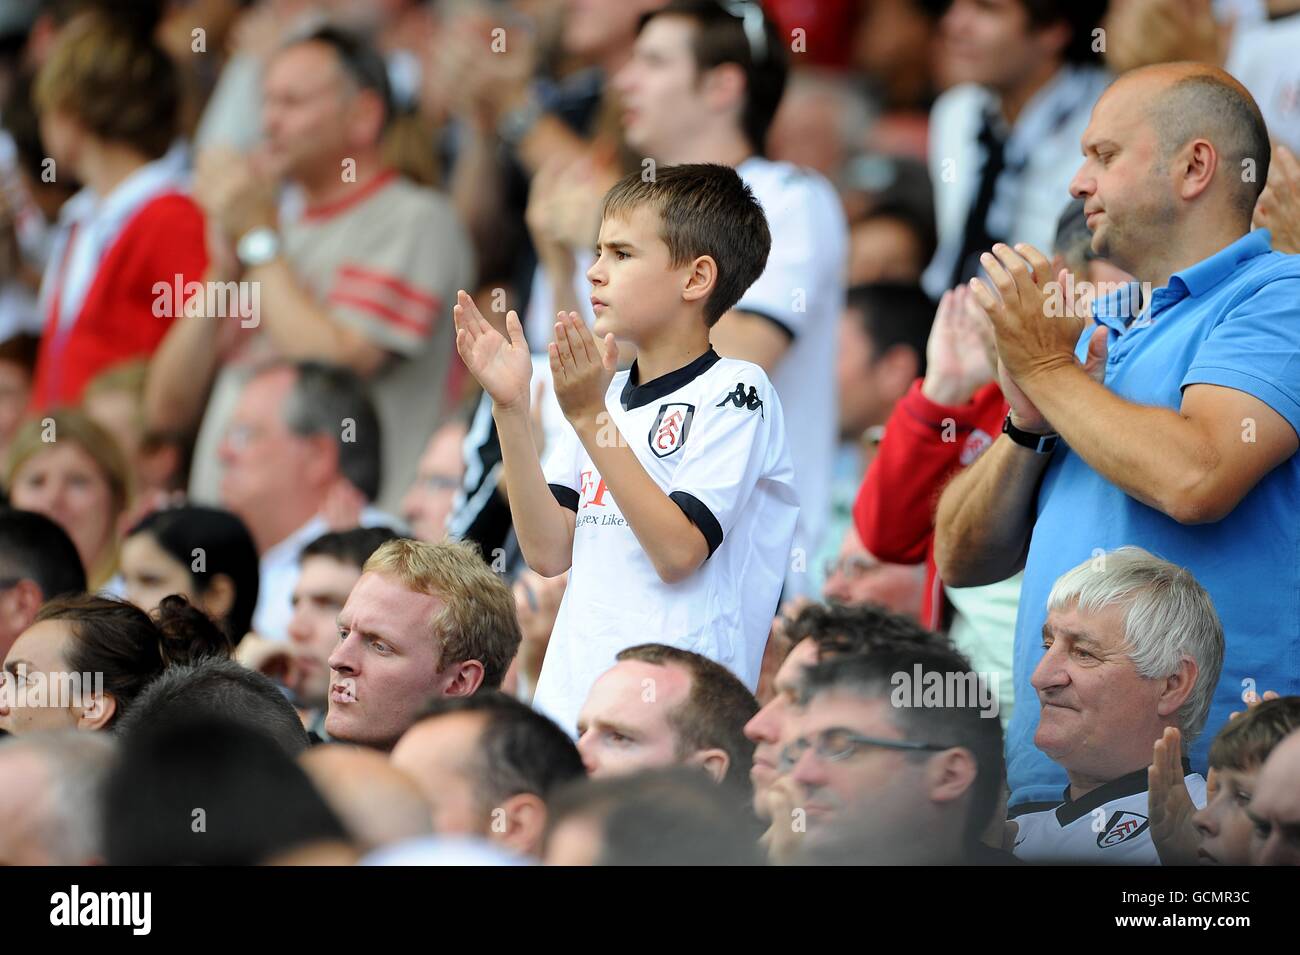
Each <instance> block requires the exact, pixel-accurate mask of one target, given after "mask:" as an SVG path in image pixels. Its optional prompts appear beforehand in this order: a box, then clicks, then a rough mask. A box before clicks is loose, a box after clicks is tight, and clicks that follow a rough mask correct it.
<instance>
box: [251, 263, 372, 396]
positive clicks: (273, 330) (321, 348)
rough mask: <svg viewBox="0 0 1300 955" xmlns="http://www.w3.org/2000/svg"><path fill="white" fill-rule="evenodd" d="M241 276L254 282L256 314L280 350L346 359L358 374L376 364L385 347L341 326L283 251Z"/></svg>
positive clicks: (293, 355)
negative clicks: (304, 283)
mask: <svg viewBox="0 0 1300 955" xmlns="http://www.w3.org/2000/svg"><path fill="white" fill-rule="evenodd" d="M244 278H245V280H247V281H249V282H256V283H257V284H258V302H259V305H260V312H261V314H260V315H258V316H257V320H258V323H259V325H260V326H261V327H262V329H263V330H264V331H265V332H266V334H268V335H270V336H271V341H272V342H274V343H275V347H276V350H277V351H278V352H279V353H280V354H281V355H283V356H284V357H286V358H289V359H291V360H294V361H323V362H329V363H332V364H336V365H346V366H347V367H349V368H351V369H352V370H353V371H355V372H356V373H357V374H359V375H361V376H362V377H369V376H370V375H371V374H373V373H374V372H375V371H376V370H378V367H379V365H380V363H381V362H382V360H383V358H384V352H383V350H382V349H379V348H377V347H375V346H374V345H372V344H370V343H369V342H366V341H364V339H362V338H361V336H359V335H357V334H356V333H354V332H351V331H350V330H349V329H346V328H344V327H343V326H342V325H340V324H339V323H338V322H337V321H335V320H334V318H332V317H331V316H330V314H329V312H327V311H326V310H325V309H323V308H321V306H320V304H319V303H318V302H317V301H316V300H315V298H314V297H313V296H312V295H311V294H310V293H309V292H308V291H307V290H306V289H304V288H302V286H300V285H299V284H298V278H297V276H295V275H294V274H293V269H292V268H290V266H289V263H288V262H287V261H286V260H285V259H284V257H283V256H282V257H280V258H277V259H275V260H273V261H271V262H268V263H267V264H266V265H262V266H258V267H257V268H254V269H250V270H249V271H248V272H247V273H246V274H245V276H244Z"/></svg>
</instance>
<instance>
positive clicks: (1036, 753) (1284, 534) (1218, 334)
mask: <svg viewBox="0 0 1300 955" xmlns="http://www.w3.org/2000/svg"><path fill="white" fill-rule="evenodd" d="M1126 291H1127V290H1126ZM1096 311H1097V317H1096V318H1095V321H1096V322H1098V323H1099V324H1104V325H1106V326H1107V327H1108V328H1110V335H1109V345H1110V351H1109V354H1108V356H1107V359H1106V378H1105V383H1106V387H1107V388H1109V389H1110V390H1111V391H1113V392H1114V393H1115V394H1117V395H1119V396H1120V397H1121V398H1124V399H1126V400H1128V401H1131V402H1134V403H1136V404H1142V405H1154V406H1163V407H1165V408H1172V409H1177V408H1178V407H1179V406H1180V405H1181V403H1182V396H1183V389H1184V388H1186V387H1187V386H1188V385H1195V384H1210V385H1221V386H1223V387H1226V388H1233V389H1236V390H1237V391H1244V392H1246V393H1247V394H1249V395H1252V396H1254V397H1255V398H1258V399H1259V400H1260V401H1262V402H1264V403H1265V404H1266V405H1268V406H1269V407H1270V408H1272V409H1273V410H1274V411H1276V412H1277V413H1278V414H1279V415H1281V416H1282V417H1283V418H1285V419H1286V420H1287V421H1288V422H1289V423H1290V425H1291V427H1292V428H1294V429H1296V432H1297V433H1300V256H1297V255H1283V254H1281V253H1278V252H1273V251H1271V249H1270V248H1269V234H1268V232H1267V231H1265V230H1259V231H1256V232H1251V233H1249V234H1247V235H1245V236H1243V237H1242V238H1240V239H1238V240H1237V241H1236V242H1234V243H1232V244H1231V245H1229V246H1227V247H1226V248H1224V249H1222V250H1221V251H1219V252H1217V253H1215V254H1214V255H1212V256H1210V257H1209V258H1208V259H1205V260H1204V261H1201V262H1198V263H1196V264H1195V265H1193V266H1191V267H1190V268H1187V269H1184V270H1183V271H1181V272H1175V273H1174V274H1173V275H1172V276H1170V278H1169V284H1168V285H1166V286H1165V287H1163V288H1160V289H1156V290H1155V292H1154V293H1153V294H1152V296H1151V303H1150V308H1149V310H1148V311H1147V312H1146V314H1145V315H1143V316H1142V317H1140V318H1138V319H1136V320H1133V321H1131V322H1130V323H1129V324H1128V325H1127V327H1126V325H1125V319H1126V318H1128V316H1129V315H1130V314H1131V313H1130V311H1129V310H1128V308H1127V296H1124V295H1120V294H1117V295H1114V296H1110V297H1108V298H1107V299H1106V300H1104V301H1102V302H1099V303H1098V306H1097V310H1096ZM1087 338H1088V334H1085V335H1084V336H1082V337H1081V339H1080V352H1081V353H1082V352H1085V351H1086V348H1087ZM1037 510H1038V519H1037V521H1036V522H1035V524H1034V529H1033V534H1032V537H1031V540H1030V545H1029V555H1028V558H1027V562H1026V565H1025V579H1024V587H1023V589H1022V590H1021V595H1020V610H1019V613H1018V615H1017V620H1016V641H1015V663H1014V676H1015V694H1016V699H1017V700H1025V701H1029V704H1028V705H1023V706H1017V707H1016V708H1015V711H1014V712H1013V713H1012V715H1011V721H1010V723H1009V725H1008V726H1007V779H1008V782H1009V784H1010V787H1011V798H1010V805H1012V806H1015V805H1018V804H1020V803H1024V802H1040V801H1052V802H1059V801H1060V796H1061V790H1062V788H1063V787H1064V786H1065V785H1066V777H1065V771H1064V770H1063V769H1062V768H1061V767H1060V766H1058V765H1057V764H1056V763H1053V762H1052V761H1051V760H1050V759H1048V758H1047V756H1045V755H1044V754H1043V752H1042V751H1041V750H1039V749H1038V748H1037V747H1036V746H1034V731H1035V730H1036V729H1037V727H1038V714H1039V707H1038V706H1036V705H1034V701H1036V700H1037V694H1036V693H1035V691H1034V688H1033V687H1032V686H1030V683H1029V679H1030V677H1031V676H1032V675H1033V672H1034V668H1035V667H1036V666H1037V665H1038V661H1039V659H1040V658H1041V657H1042V654H1043V651H1042V628H1043V623H1044V621H1045V620H1046V619H1047V595H1048V593H1049V592H1050V591H1051V589H1052V584H1053V583H1055V581H1056V579H1057V578H1058V577H1060V576H1061V575H1062V574H1063V573H1065V572H1066V571H1067V570H1070V569H1071V568H1072V567H1075V566H1077V565H1078V564H1081V563H1083V562H1084V561H1085V560H1088V559H1089V558H1091V557H1093V556H1095V554H1096V552H1098V551H1109V550H1112V549H1114V548H1116V547H1120V546H1122V545H1124V544H1136V545H1137V546H1139V547H1143V548H1146V549H1147V550H1149V551H1151V552H1152V553H1153V554H1156V555H1157V556H1159V557H1163V558H1164V559H1165V560H1169V561H1172V562H1173V563H1175V564H1179V565H1181V566H1183V567H1186V568H1187V569H1188V570H1189V571H1191V572H1192V574H1193V575H1195V577H1196V579H1197V580H1198V581H1200V583H1201V585H1202V586H1203V587H1205V589H1206V590H1207V591H1209V594H1210V597H1211V598H1212V599H1213V600H1214V605H1215V607H1216V609H1217V610H1218V612H1219V617H1220V619H1221V620H1222V622H1223V630H1224V640H1225V644H1226V647H1225V653H1224V662H1223V674H1222V676H1221V678H1220V680H1219V686H1218V689H1217V691H1216V693H1215V698H1214V705H1213V707H1212V709H1211V710H1210V718H1209V722H1207V723H1206V725H1205V730H1204V731H1203V732H1202V734H1201V738H1200V739H1199V740H1197V741H1196V743H1195V745H1194V746H1193V748H1192V750H1191V753H1190V757H1191V762H1192V767H1193V769H1194V770H1195V771H1196V772H1199V773H1202V774H1204V773H1205V771H1206V755H1207V751H1208V749H1209V744H1210V741H1211V740H1212V739H1213V738H1214V734H1215V733H1217V732H1218V730H1219V728H1220V727H1221V726H1222V725H1223V724H1224V723H1225V722H1226V721H1227V719H1228V714H1229V713H1230V712H1231V711H1232V710H1233V709H1242V702H1241V698H1242V692H1243V688H1250V687H1251V686H1252V685H1253V686H1254V687H1256V688H1257V690H1258V692H1260V693H1262V692H1263V691H1264V690H1268V689H1272V690H1277V691H1278V692H1279V693H1282V694H1283V695H1286V694H1295V693H1300V514H1298V513H1297V511H1300V455H1295V456H1292V457H1291V458H1290V459H1289V460H1287V461H1286V462H1284V463H1283V464H1281V465H1279V466H1278V467H1277V468H1275V469H1274V470H1273V471H1272V472H1270V473H1269V474H1267V475H1265V476H1264V478H1263V479H1262V480H1261V481H1260V482H1259V483H1258V484H1256V485H1255V487H1254V488H1253V489H1252V490H1251V491H1250V493H1248V494H1247V495H1246V497H1245V498H1244V499H1243V500H1242V501H1241V503H1240V504H1238V505H1237V507H1236V509H1234V510H1233V512H1232V513H1231V514H1229V515H1228V516H1227V517H1225V518H1224V519H1223V520H1221V521H1218V522H1217V523H1213V524H1198V525H1194V526H1184V525H1182V524H1179V523H1178V522H1177V521H1175V520H1173V519H1171V518H1169V517H1166V516H1165V515H1164V514H1162V513H1160V512H1159V511H1157V510H1155V509H1154V508H1151V507H1148V506H1147V505H1145V504H1142V503H1141V502H1139V501H1136V500H1134V499H1133V498H1131V497H1129V496H1128V495H1127V494H1125V493H1124V492H1123V491H1122V490H1120V489H1119V488H1118V487H1116V486H1115V485H1113V484H1111V483H1110V482H1109V481H1107V480H1106V479H1105V478H1104V477H1102V476H1101V475H1100V474H1098V473H1097V472H1096V471H1094V470H1093V469H1092V468H1091V467H1089V466H1088V464H1087V463H1086V462H1085V461H1084V460H1083V458H1081V457H1079V455H1077V454H1075V453H1074V452H1073V451H1072V450H1070V448H1069V447H1067V446H1066V445H1065V444H1064V443H1063V442H1062V443H1061V444H1060V445H1058V446H1057V450H1056V451H1055V453H1054V454H1053V459H1052V461H1051V463H1050V464H1049V465H1048V467H1047V471H1046V473H1045V474H1044V477H1043V483H1042V485H1041V487H1040V489H1039V492H1038V501H1037ZM1247 680H1252V681H1254V682H1253V684H1250V683H1246V682H1245V681H1247Z"/></svg>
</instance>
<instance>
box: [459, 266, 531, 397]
mask: <svg viewBox="0 0 1300 955" xmlns="http://www.w3.org/2000/svg"><path fill="white" fill-rule="evenodd" d="M451 312H452V317H453V318H454V319H455V322H456V351H458V352H460V357H461V359H462V360H463V361H464V362H465V367H466V368H468V369H469V370H470V374H472V375H473V376H474V377H475V378H476V379H477V380H478V383H479V384H480V385H482V386H483V390H484V391H486V392H487V393H488V394H489V395H490V396H491V398H492V402H493V404H495V405H496V406H497V408H500V409H502V410H505V411H515V410H520V409H524V410H526V409H527V408H528V397H529V392H528V381H529V379H530V378H531V377H532V374H533V361H532V356H531V355H530V354H529V352H528V343H527V342H525V341H524V329H523V326H522V325H520V324H519V316H518V315H517V314H516V313H515V312H514V310H513V309H512V310H511V311H509V312H507V313H506V332H507V333H509V335H510V338H509V339H506V338H505V337H504V336H502V334H501V333H500V332H498V331H497V330H496V329H495V328H493V327H492V325H491V324H489V322H488V320H487V319H486V318H484V317H483V314H482V313H481V312H480V311H479V310H478V306H477V305H475V304H474V300H473V299H472V298H470V297H469V295H468V294H467V293H466V292H464V291H460V292H457V293H456V305H455V307H454V308H453V309H452V310H451ZM551 347H552V348H554V347H555V346H551ZM554 362H555V359H554V356H552V358H551V363H552V365H554Z"/></svg>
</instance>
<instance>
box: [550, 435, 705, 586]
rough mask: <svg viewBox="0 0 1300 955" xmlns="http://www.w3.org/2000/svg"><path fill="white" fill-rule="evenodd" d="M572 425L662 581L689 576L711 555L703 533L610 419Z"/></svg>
mask: <svg viewBox="0 0 1300 955" xmlns="http://www.w3.org/2000/svg"><path fill="white" fill-rule="evenodd" d="M574 427H575V429H576V430H577V432H578V438H579V439H580V440H581V441H582V444H583V447H585V448H586V449H587V453H588V454H589V455H591V460H592V461H593V462H595V465H596V469H597V470H598V471H599V472H600V476H601V479H602V480H604V482H605V486H606V487H607V488H608V489H609V492H610V493H611V494H612V495H614V499H615V500H616V501H618V507H619V510H620V511H622V512H623V517H625V518H626V519H627V523H628V526H629V527H631V528H632V533H633V534H635V535H636V539H637V540H638V541H639V542H640V544H641V547H642V548H643V549H644V550H645V552H646V554H647V555H648V556H649V558H650V562H651V563H652V564H654V567H655V571H656V572H657V573H658V574H659V577H660V579H661V580H663V581H664V582H665V583H676V582H677V581H680V580H683V579H685V578H686V577H689V576H690V575H691V574H692V573H694V572H695V571H696V570H697V569H698V568H699V566H700V564H702V563H704V561H705V560H706V559H707V558H708V556H709V545H708V541H706V540H705V537H704V533H703V532H702V531H701V530H700V529H699V528H698V527H696V526H695V524H693V523H692V522H691V520H690V518H688V517H687V516H686V514H685V512H683V511H682V509H681V508H680V507H678V506H677V504H676V503H675V502H674V501H673V500H672V498H670V497H669V496H668V495H667V494H665V493H664V491H663V488H661V487H660V486H659V485H658V484H656V483H655V482H654V480H653V479H652V478H651V477H650V475H649V474H647V473H646V470H645V468H643V467H642V466H641V462H640V461H638V460H637V459H636V455H635V454H633V453H632V449H631V448H629V447H628V446H627V442H626V441H624V440H623V436H622V435H621V434H620V433H619V431H618V429H617V428H616V427H615V426H614V424H613V422H611V421H609V419H608V418H605V421H604V423H598V422H596V421H590V422H585V421H584V422H579V423H577V424H575V425H574Z"/></svg>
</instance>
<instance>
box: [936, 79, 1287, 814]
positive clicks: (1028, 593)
mask: <svg viewBox="0 0 1300 955" xmlns="http://www.w3.org/2000/svg"><path fill="white" fill-rule="evenodd" d="M1083 152H1084V157H1085V159H1084V163H1083V166H1082V167H1081V168H1080V170H1079V172H1078V173H1077V174H1076V176H1075V178H1074V181H1073V183H1072V184H1071V192H1072V193H1073V194H1074V195H1075V196H1082V197H1083V198H1084V202H1085V205H1084V211H1085V214H1086V216H1087V219H1088V226H1089V228H1090V229H1091V230H1092V232H1093V239H1092V248H1093V251H1094V252H1097V253H1098V254H1100V255H1103V256H1105V257H1106V258H1108V259H1109V260H1110V261H1112V262H1113V263H1114V264H1115V265H1117V266H1118V267H1120V268H1122V269H1124V270H1126V271H1128V272H1130V273H1132V274H1133V275H1134V276H1136V277H1137V278H1138V280H1139V281H1140V282H1141V283H1142V284H1143V286H1144V287H1146V288H1154V289H1155V291H1154V293H1153V294H1151V295H1150V296H1149V298H1147V297H1144V298H1145V300H1143V301H1141V303H1140V304H1141V309H1140V310H1139V309H1138V308H1137V307H1136V305H1137V304H1138V302H1139V300H1138V298H1137V297H1136V296H1133V295H1124V294H1118V293H1117V294H1115V295H1113V296H1111V297H1109V298H1107V299H1105V300H1103V301H1100V302H1098V303H1097V307H1096V314H1097V317H1096V319H1095V320H1094V322H1093V323H1085V321H1084V320H1083V319H1077V318H1071V317H1065V318H1061V317H1052V316H1056V315H1059V314H1060V311H1059V309H1058V308H1055V307H1053V303H1054V302H1055V303H1058V304H1059V301H1060V298H1059V294H1057V293H1055V292H1054V290H1053V289H1052V287H1051V285H1052V276H1051V275H1050V267H1049V265H1048V262H1047V259H1046V258H1045V257H1044V256H1043V255H1042V254H1041V253H1039V252H1038V251H1037V250H1035V249H1032V248H1030V247H1028V246H1023V245H1022V246H1017V247H1016V248H1015V249H1014V250H1013V249H1010V248H1008V247H1006V246H996V247H995V248H994V249H993V251H992V253H990V254H986V255H984V256H983V258H982V260H981V261H982V264H983V265H984V267H985V269H986V271H987V272H988V274H989V280H988V284H985V283H982V282H980V281H978V280H976V281H975V282H973V283H972V286H973V288H974V290H975V294H976V299H977V300H978V301H979V302H980V304H981V305H983V306H984V308H985V310H986V311H987V312H988V313H989V317H990V318H991V319H992V321H993V325H994V329H995V332H996V336H997V345H998V354H999V357H1000V359H1001V364H1002V366H1003V368H1002V379H1003V391H1004V393H1005V394H1006V395H1007V398H1008V401H1009V402H1010V404H1011V409H1012V410H1011V412H1010V414H1009V415H1008V417H1007V421H1006V424H1005V426H1004V434H1003V436H1002V437H1000V438H999V439H998V440H997V441H996V442H995V443H994V444H993V446H992V447H991V448H990V449H989V450H988V451H987V452H985V454H984V455H983V456H981V457H980V459H979V460H978V461H977V462H976V463H975V465H974V466H972V467H971V468H969V469H967V470H966V471H965V472H964V473H963V474H961V475H960V476H958V477H957V478H956V480H954V481H953V482H952V484H951V485H949V487H948V489H947V490H946V491H945V493H944V495H943V498H942V499H941V501H940V504H939V510H938V514H937V518H936V538H935V556H936V561H937V564H938V568H939V573H940V575H941V576H942V578H943V580H944V582H945V583H947V584H948V585H950V586H958V587H960V586H971V585H975V584H987V583H992V582H994V581H997V580H1000V579H1003V578H1005V577H1007V576H1009V575H1010V574H1012V573H1014V572H1015V571H1017V570H1019V569H1021V568H1022V567H1023V568H1024V571H1025V579H1024V588H1023V590H1022V592H1021V600H1020V610H1019V615H1018V619H1017V625H1016V644H1015V664H1014V666H1015V680H1016V693H1017V694H1024V695H1025V696H1026V697H1027V696H1028V695H1029V694H1030V693H1031V692H1032V690H1031V688H1030V686H1029V682H1028V681H1029V677H1030V674H1031V673H1032V672H1033V670H1034V667H1035V666H1036V665H1037V662H1038V660H1039V658H1040V657H1041V655H1042V635H1041V631H1042V627H1043V623H1044V620H1045V619H1046V612H1047V608H1046V603H1047V595H1048V592H1049V591H1050V589H1051V586H1052V583H1053V581H1055V580H1056V578H1057V577H1058V576H1060V575H1061V574H1062V573H1064V572H1065V571H1066V570H1068V569H1069V568H1070V567H1072V566H1074V565H1076V564H1078V563H1080V562H1083V561H1085V560H1087V559H1089V558H1095V559H1097V560H1098V561H1099V562H1100V561H1102V560H1103V558H1102V555H1103V554H1104V553H1105V552H1106V551H1108V550H1111V549H1113V548H1115V547H1119V546H1122V545H1125V544H1135V545H1137V546H1139V547H1143V548H1146V549H1147V550H1149V551H1152V552H1153V553H1155V554H1157V555H1158V556H1160V557H1163V558H1165V559H1166V560H1170V561H1172V562H1174V563H1176V564H1179V565H1182V566H1184V567H1186V568H1187V569H1188V570H1190V571H1191V572H1192V573H1193V574H1194V575H1195V577H1196V578H1197V579H1198V580H1199V581H1201V583H1202V584H1203V585H1204V587H1205V588H1206V590H1208V591H1209V593H1210V595H1211V597H1212V598H1213V600H1214V603H1215V606H1216V608H1217V609H1218V611H1219V615H1220V618H1221V619H1222V622H1223V627H1224V633H1225V642H1226V654H1225V659H1224V666H1223V674H1222V678H1221V679H1220V681H1219V684H1218V689H1217V692H1216V694H1215V698H1214V706H1213V708H1212V710H1211V712H1210V718H1209V721H1208V723H1207V727H1208V730H1209V731H1208V732H1207V733H1206V734H1205V739H1204V741H1202V742H1201V743H1199V744H1198V746H1197V747H1195V748H1194V749H1193V750H1192V753H1191V759H1192V765H1193V767H1194V768H1196V769H1198V770H1199V771H1202V772H1203V771H1204V768H1205V755H1206V753H1205V747H1206V745H1207V743H1208V740H1209V739H1210V738H1211V737H1212V736H1213V735H1214V733H1213V731H1214V729H1216V728H1217V727H1218V726H1220V725H1221V724H1222V723H1223V722H1224V721H1225V720H1226V719H1227V717H1228V713H1229V712H1230V711H1231V710H1232V709H1233V708H1234V707H1236V708H1240V702H1239V701H1240V699H1241V694H1242V691H1243V689H1249V688H1251V687H1253V686H1255V685H1259V686H1268V687H1276V688H1277V689H1278V690H1279V691H1280V692H1282V693H1297V692H1300V521H1297V519H1296V514H1295V509H1296V504H1297V502H1300V458H1296V457H1295V456H1294V455H1295V452H1296V450H1297V447H1300V438H1297V432H1298V431H1300V257H1298V256H1287V255H1281V254H1279V253H1276V252H1273V251H1271V250H1270V249H1269V235H1268V233H1267V232H1262V231H1261V232H1254V233H1251V232H1250V231H1249V230H1250V216H1251V212H1252V209H1253V208H1254V204H1255V200H1256V198H1257V197H1258V194H1259V191H1260V190H1261V189H1262V188H1263V185H1264V181H1265V179H1266V178H1267V170H1268V162H1269V144H1268V137H1267V131H1266V130H1265V127H1264V121H1263V119H1262V117H1261V116H1260V112H1259V108H1258V106H1257V105H1256V104H1255V102H1254V100H1253V99H1251V97H1250V94H1249V93H1248V92H1247V91H1246V90H1245V88H1244V87H1242V86H1241V84H1240V83H1238V82H1237V81H1236V80H1235V79H1233V78H1232V77H1231V76H1229V75H1228V74H1227V73H1225V72H1223V71H1222V70H1219V69H1217V68H1214V67H1208V66H1204V65H1198V64H1188V63H1175V64H1162V65H1159V66H1155V67H1149V68H1146V69H1142V70H1135V71H1132V72H1130V73H1127V74H1125V75H1124V76H1122V77H1121V78H1120V79H1118V80H1116V82H1115V83H1114V84H1113V85H1112V86H1111V87H1110V88H1109V89H1108V90H1107V92H1106V93H1105V94H1104V95H1103V96H1102V98H1101V99H1100V100H1099V101H1098V102H1097V105H1096V107H1095V108H1094V110H1093V113H1092V119H1091V122H1090V124H1089V126H1088V128H1087V130H1085V132H1084V136H1083ZM1031 270H1032V271H1031ZM1058 280H1060V281H1063V280H1064V276H1063V275H1062V276H1060V277H1058ZM1134 313H1136V314H1134ZM1066 314H1067V315H1069V314H1070V312H1069V311H1067V313H1066ZM1081 662H1083V663H1086V664H1087V665H1089V666H1097V667H1107V666H1111V665H1113V661H1110V660H1107V659H1102V658H1095V659H1092V660H1087V661H1081ZM1247 681H1252V682H1247ZM1037 719H1038V708H1037V707H1029V706H1026V707H1023V708H1022V707H1017V708H1016V711H1015V713H1014V714H1013V715H1012V719H1011V723H1010V725H1009V726H1008V728H1007V776H1008V781H1009V783H1010V785H1011V790H1012V793H1011V798H1010V806H1011V811H1012V814H1013V815H1014V814H1015V812H1016V811H1017V809H1020V810H1023V809H1026V808H1030V807H1031V806H1032V805H1033V804H1034V803H1042V802H1058V801H1059V799H1060V793H1061V790H1062V787H1063V786H1064V785H1065V776H1064V774H1063V773H1062V772H1061V771H1060V769H1059V768H1058V767H1056V766H1054V765H1053V764H1052V763H1051V762H1050V761H1049V760H1048V759H1047V757H1046V756H1045V755H1044V754H1043V753H1042V752H1040V751H1039V750H1038V749H1036V748H1035V747H1034V745H1033V737H1034V732H1035V728H1036V724H1037Z"/></svg>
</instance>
